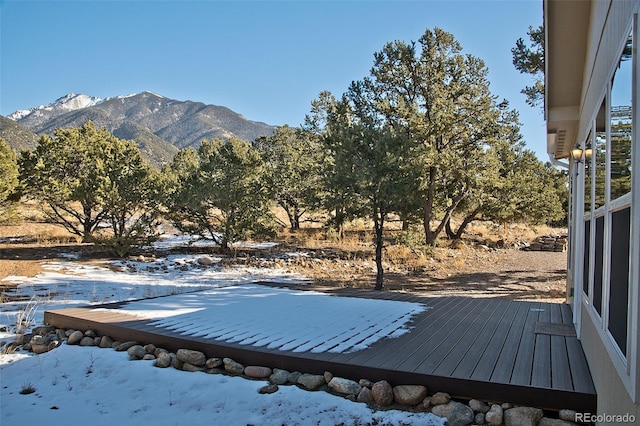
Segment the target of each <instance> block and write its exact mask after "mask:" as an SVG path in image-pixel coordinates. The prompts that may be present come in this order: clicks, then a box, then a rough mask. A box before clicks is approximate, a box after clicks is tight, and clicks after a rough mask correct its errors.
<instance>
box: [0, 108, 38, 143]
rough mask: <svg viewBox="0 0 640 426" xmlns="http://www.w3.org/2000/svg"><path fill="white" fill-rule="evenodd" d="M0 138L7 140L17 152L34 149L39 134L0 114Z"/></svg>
mask: <svg viewBox="0 0 640 426" xmlns="http://www.w3.org/2000/svg"><path fill="white" fill-rule="evenodd" d="M0 138H2V139H4V140H5V141H7V143H8V144H9V146H10V147H12V148H13V149H14V150H15V151H16V152H20V151H22V150H24V149H29V150H31V149H33V148H35V146H36V144H37V143H38V135H36V134H35V133H33V132H32V131H30V130H27V129H25V128H24V127H23V126H21V125H19V124H18V123H16V122H15V121H13V120H10V119H8V118H7V117H3V116H1V115H0Z"/></svg>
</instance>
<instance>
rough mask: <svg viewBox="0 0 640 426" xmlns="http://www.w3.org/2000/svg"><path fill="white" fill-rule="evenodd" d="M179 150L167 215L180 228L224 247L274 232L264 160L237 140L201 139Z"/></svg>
mask: <svg viewBox="0 0 640 426" xmlns="http://www.w3.org/2000/svg"><path fill="white" fill-rule="evenodd" d="M198 157H199V158H198V164H197V167H196V164H195V161H194V160H195V158H194V156H193V152H192V151H190V150H186V151H184V150H183V151H181V153H179V154H178V155H177V156H176V158H175V159H174V162H173V164H172V166H171V169H172V171H173V173H174V176H175V178H174V179H175V180H174V182H176V184H177V185H176V187H175V188H174V189H172V190H171V192H172V199H171V202H170V203H169V210H170V211H172V214H171V218H172V220H173V222H174V224H175V225H176V227H178V229H180V230H182V231H184V232H190V233H197V234H199V235H201V236H203V237H204V238H208V239H212V240H214V241H215V242H216V243H218V244H220V246H221V247H222V248H223V249H225V250H227V249H228V248H229V245H230V244H232V243H234V242H237V241H240V240H242V239H247V238H252V237H256V236H267V235H273V225H272V220H273V219H272V216H271V213H270V210H269V191H268V189H267V187H266V185H265V182H264V179H263V178H264V164H263V162H262V159H261V158H260V155H259V154H258V152H257V150H256V149H255V148H253V147H252V146H251V144H250V143H249V142H247V141H243V140H240V139H234V138H232V139H229V140H228V141H222V140H220V139H214V140H210V141H207V140H204V141H202V144H201V145H200V148H199V150H198Z"/></svg>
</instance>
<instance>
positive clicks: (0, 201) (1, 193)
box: [0, 138, 19, 222]
mask: <svg viewBox="0 0 640 426" xmlns="http://www.w3.org/2000/svg"><path fill="white" fill-rule="evenodd" d="M18 174H19V173H18V163H17V160H16V154H15V152H13V150H12V149H11V147H10V146H9V144H8V143H6V142H5V140H4V139H2V138H0V222H4V221H5V220H6V218H7V217H8V215H9V212H10V211H12V209H13V205H14V204H15V201H17V198H18V193H17V188H18V183H19V182H18Z"/></svg>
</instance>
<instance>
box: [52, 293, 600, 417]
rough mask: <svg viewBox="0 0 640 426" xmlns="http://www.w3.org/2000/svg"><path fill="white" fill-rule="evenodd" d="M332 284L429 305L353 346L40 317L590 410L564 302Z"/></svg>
mask: <svg viewBox="0 0 640 426" xmlns="http://www.w3.org/2000/svg"><path fill="white" fill-rule="evenodd" d="M330 293H331V294H334V295H336V296H343V297H368V298H375V299H387V300H399V301H410V302H417V303H422V304H424V305H426V306H428V307H430V308H431V309H428V310H426V311H425V312H422V313H420V314H418V315H416V316H415V317H414V318H413V320H412V323H411V324H410V325H411V327H412V329H411V331H410V332H408V333H405V334H404V335H401V336H399V337H396V338H385V339H382V340H380V341H378V342H376V343H374V344H372V345H371V346H369V347H368V348H367V349H364V350H360V351H356V352H352V353H328V352H322V353H311V352H302V353H300V352H296V353H294V352H290V351H280V350H277V349H267V348H265V347H253V346H248V345H240V344H234V343H228V342H223V341H219V340H214V339H205V338H199V337H190V336H185V335H182V334H179V333H177V332H175V331H172V330H169V329H166V328H161V327H158V326H154V325H152V324H150V323H151V322H152V321H151V320H141V319H139V318H136V317H133V316H130V315H125V314H122V313H117V312H109V311H108V310H104V309H101V310H95V308H96V306H89V307H84V308H70V309H61V310H56V311H47V312H45V322H46V323H47V324H50V325H53V326H56V327H60V328H73V329H80V330H86V329H93V330H96V331H97V332H98V333H99V334H101V335H109V336H111V337H112V338H115V339H118V340H123V341H124V340H136V341H138V342H141V343H144V344H146V343H153V344H155V345H157V346H159V347H164V348H166V349H169V350H172V351H176V350H177V349H179V348H190V349H194V350H200V351H202V352H204V353H205V354H207V356H210V357H212V356H216V357H230V358H233V359H235V360H236V361H238V362H240V363H243V364H245V365H265V366H269V367H272V368H282V369H286V370H289V371H294V370H297V371H302V372H309V373H319V374H322V373H323V372H324V371H331V372H332V373H333V374H334V375H336V376H341V377H346V378H351V379H354V380H358V379H360V378H367V379H370V380H373V381H377V380H383V379H384V380H387V381H388V382H389V383H391V384H392V385H398V384H423V385H425V386H427V388H428V389H429V390H430V391H442V392H448V393H449V394H451V395H452V396H455V397H457V398H461V399H471V398H478V399H482V400H489V401H500V402H511V403H515V404H522V405H530V406H535V407H540V408H545V409H550V410H558V409H562V408H571V409H574V410H576V411H578V412H595V410H596V392H595V388H594V385H593V382H592V380H591V374H590V372H589V368H588V366H587V362H586V359H585V357H584V353H583V351H582V347H581V345H580V342H579V341H578V340H577V338H576V337H575V332H573V325H572V316H571V310H570V307H569V306H568V305H565V304H552V303H540V302H522V301H511V300H506V299H477V298H464V297H439V298H438V297H436V298H429V297H418V296H413V295H410V294H405V293H398V292H375V291H363V290H349V289H342V290H333V291H330ZM168 297H171V296H168ZM125 305H126V303H121V304H112V305H102V306H101V307H102V308H105V307H106V308H117V307H120V306H125Z"/></svg>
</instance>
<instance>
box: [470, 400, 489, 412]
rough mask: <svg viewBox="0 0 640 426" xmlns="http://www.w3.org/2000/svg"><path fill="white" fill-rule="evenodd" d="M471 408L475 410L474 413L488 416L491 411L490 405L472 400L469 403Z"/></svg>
mask: <svg viewBox="0 0 640 426" xmlns="http://www.w3.org/2000/svg"><path fill="white" fill-rule="evenodd" d="M469 407H470V408H471V409H472V410H473V412H474V413H482V414H486V413H487V411H489V408H490V407H489V405H488V404H485V403H484V402H482V401H478V400H477V399H472V400H471V401H469Z"/></svg>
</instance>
